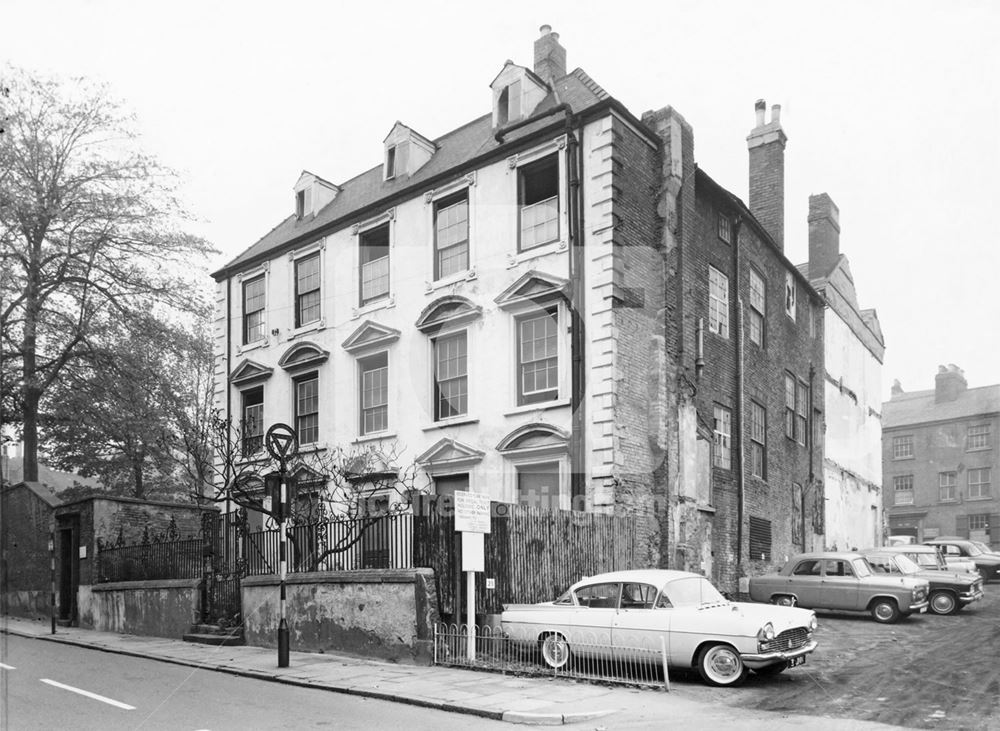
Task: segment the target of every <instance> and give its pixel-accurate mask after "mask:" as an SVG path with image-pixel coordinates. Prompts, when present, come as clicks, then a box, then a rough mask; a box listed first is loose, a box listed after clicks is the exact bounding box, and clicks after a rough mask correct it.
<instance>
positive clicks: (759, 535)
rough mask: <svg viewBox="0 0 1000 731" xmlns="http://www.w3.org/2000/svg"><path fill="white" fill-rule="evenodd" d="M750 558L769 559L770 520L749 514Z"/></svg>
mask: <svg viewBox="0 0 1000 731" xmlns="http://www.w3.org/2000/svg"><path fill="white" fill-rule="evenodd" d="M750 558H751V559H753V560H755V561H770V560H771V521H770V520H764V518H755V517H753V516H752V515H751V516H750Z"/></svg>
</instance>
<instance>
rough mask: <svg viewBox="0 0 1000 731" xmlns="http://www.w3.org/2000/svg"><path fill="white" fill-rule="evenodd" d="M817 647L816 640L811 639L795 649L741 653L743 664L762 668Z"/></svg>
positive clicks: (805, 653) (806, 652)
mask: <svg viewBox="0 0 1000 731" xmlns="http://www.w3.org/2000/svg"><path fill="white" fill-rule="evenodd" d="M815 649H816V640H810V641H809V642H807V643H806V644H804V645H802V647H796V648H795V649H794V650H782V651H778V652H765V653H763V654H760V655H757V654H751V653H740V659H741V660H743V664H744V665H746V666H747V667H748V668H750V669H751V670H752V669H755V668H762V667H766V666H768V665H774V664H775V663H776V662H782V661H783V660H791V659H792V658H793V657H799V656H800V655H808V654H809V653H810V652H812V651H813V650H815Z"/></svg>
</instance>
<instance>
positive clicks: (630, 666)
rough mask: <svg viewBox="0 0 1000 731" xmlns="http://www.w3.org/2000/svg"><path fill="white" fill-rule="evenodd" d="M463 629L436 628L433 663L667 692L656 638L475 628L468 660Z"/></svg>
mask: <svg viewBox="0 0 1000 731" xmlns="http://www.w3.org/2000/svg"><path fill="white" fill-rule="evenodd" d="M468 629H469V628H468V625H464V624H463V625H455V624H438V625H435V627H434V664H435V665H448V666H452V667H469V668H477V669H481V670H495V671H500V672H504V673H514V674H519V675H545V676H550V677H556V678H570V679H576V680H591V681H599V682H610V683H622V684H626V685H639V686H651V687H656V688H664V689H666V690H669V689H670V679H669V672H668V670H667V651H666V646H665V644H664V640H663V639H662V638H661V637H659V636H657V637H646V636H640V635H638V634H634V635H625V636H623V637H622V638H621V639H620V640H619V641H618V642H615V643H614V644H612V643H611V640H610V637H600V636H598V635H597V634H596V633H593V632H588V631H580V630H574V631H573V632H571V633H565V634H559V633H550V635H549V636H547V637H545V638H539V637H537V636H535V635H531V636H528V635H527V634H525V635H524V636H510V635H508V634H507V633H505V632H504V631H503V630H502V629H501V628H499V627H489V626H479V625H477V626H475V627H474V628H473V632H474V636H475V653H474V657H471V658H470V656H469V634H468Z"/></svg>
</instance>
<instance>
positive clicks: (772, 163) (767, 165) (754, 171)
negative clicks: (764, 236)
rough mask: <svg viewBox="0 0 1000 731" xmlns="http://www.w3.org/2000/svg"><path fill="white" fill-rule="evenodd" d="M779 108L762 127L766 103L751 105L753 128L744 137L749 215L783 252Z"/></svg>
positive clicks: (782, 150) (782, 134)
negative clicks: (755, 120) (755, 115)
mask: <svg viewBox="0 0 1000 731" xmlns="http://www.w3.org/2000/svg"><path fill="white" fill-rule="evenodd" d="M780 109H781V107H780V106H779V105H777V104H775V105H774V106H773V107H772V115H773V117H772V120H771V124H765V123H764V114H765V112H766V111H767V103H766V102H765V101H764V100H763V99H758V100H757V103H756V104H755V105H754V110H755V111H756V112H757V126H756V127H754V128H753V129H752V130H750V134H749V135H748V136H747V147H748V148H749V150H750V196H749V202H750V212H751V213H753V215H754V217H755V218H756V219H757V220H758V221H759V222H760V223H761V225H762V226H763V227H764V230H765V231H767V232H768V233H769V234H770V235H771V238H772V239H774V243H775V244H777V245H778V248H779V249H781V250H782V251H784V249H785V142H786V140H787V137H786V136H785V132H784V130H782V129H781V124H780V123H779V122H778V120H779V118H780V116H781V111H780Z"/></svg>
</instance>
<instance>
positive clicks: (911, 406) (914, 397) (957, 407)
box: [882, 385, 1000, 429]
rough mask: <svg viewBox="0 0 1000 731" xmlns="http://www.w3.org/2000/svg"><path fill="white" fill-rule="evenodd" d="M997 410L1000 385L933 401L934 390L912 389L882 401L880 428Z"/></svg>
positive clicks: (977, 414)
mask: <svg viewBox="0 0 1000 731" xmlns="http://www.w3.org/2000/svg"><path fill="white" fill-rule="evenodd" d="M997 413H1000V385H995V386H980V387H979V388H970V389H967V390H966V391H963V392H962V393H960V394H959V395H958V398H957V399H955V400H954V401H946V402H944V403H940V404H936V403H934V390H933V389H932V390H930V391H913V392H911V393H903V394H901V395H898V396H895V397H893V398H892V399H891V400H889V401H886V402H885V403H883V404H882V428H883V429H892V428H894V427H902V426H908V425H912V424H923V423H927V422H931V421H950V420H952V419H967V418H970V417H973V416H981V415H984V414H997Z"/></svg>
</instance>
